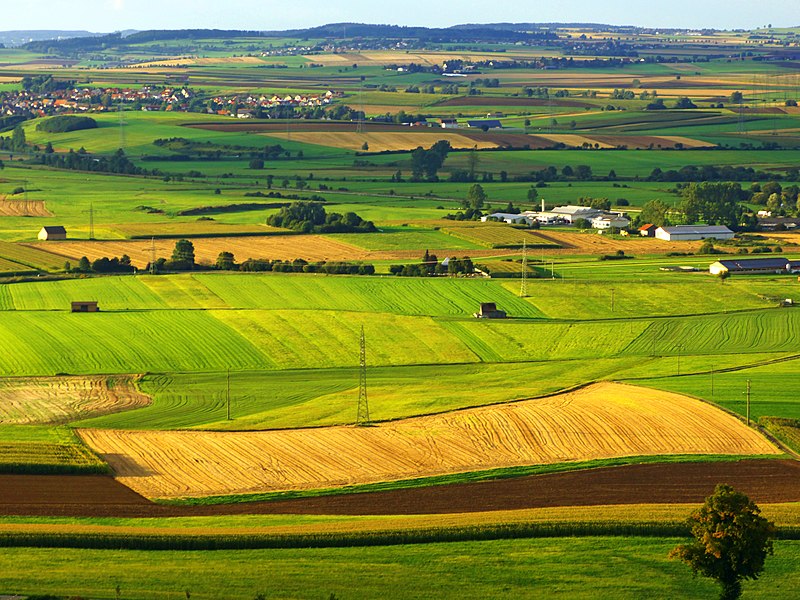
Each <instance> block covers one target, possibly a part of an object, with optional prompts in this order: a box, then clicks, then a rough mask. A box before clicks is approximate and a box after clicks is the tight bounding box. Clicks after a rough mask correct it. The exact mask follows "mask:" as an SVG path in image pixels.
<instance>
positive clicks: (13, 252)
mask: <svg viewBox="0 0 800 600" xmlns="http://www.w3.org/2000/svg"><path fill="white" fill-rule="evenodd" d="M0 257H2V258H5V259H6V260H10V261H12V262H16V263H19V264H21V265H25V266H28V267H33V268H34V269H42V270H44V271H56V270H59V269H62V268H63V267H64V257H63V256H62V255H60V254H58V253H56V252H54V251H53V242H50V245H49V246H48V247H47V248H41V247H40V248H35V247H31V246H28V245H27V244H15V243H12V242H4V241H0ZM79 258H80V257H79Z"/></svg>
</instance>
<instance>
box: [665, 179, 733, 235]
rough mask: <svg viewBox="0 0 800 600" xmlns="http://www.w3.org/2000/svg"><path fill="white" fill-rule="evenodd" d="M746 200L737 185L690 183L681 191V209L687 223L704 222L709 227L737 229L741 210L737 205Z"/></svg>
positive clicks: (707, 182) (727, 183)
mask: <svg viewBox="0 0 800 600" xmlns="http://www.w3.org/2000/svg"><path fill="white" fill-rule="evenodd" d="M746 199H747V193H746V192H744V191H743V190H742V188H741V186H740V185H739V184H738V183H732V182H709V181H704V182H703V183H690V184H689V185H687V186H686V187H685V188H684V190H683V202H682V204H681V209H682V210H683V213H684V215H685V216H686V222H687V223H696V222H698V221H705V222H706V223H708V224H709V225H727V226H728V227H731V228H735V227H738V225H739V222H740V220H741V217H742V213H743V208H742V206H741V205H740V204H739V203H740V202H741V201H743V200H746Z"/></svg>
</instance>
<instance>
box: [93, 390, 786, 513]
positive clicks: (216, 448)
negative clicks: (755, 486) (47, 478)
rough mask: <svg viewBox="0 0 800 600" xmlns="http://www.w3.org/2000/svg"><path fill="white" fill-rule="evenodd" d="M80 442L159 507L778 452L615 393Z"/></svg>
mask: <svg viewBox="0 0 800 600" xmlns="http://www.w3.org/2000/svg"><path fill="white" fill-rule="evenodd" d="M81 436H82V437H83V439H84V440H85V441H86V442H87V443H88V444H89V445H90V446H91V447H92V448H93V449H94V450H95V451H96V452H98V453H99V454H100V455H101V456H102V457H103V458H104V459H105V460H107V461H108V462H109V464H110V465H111V466H112V467H113V468H114V469H115V471H116V473H117V477H118V479H119V480H120V481H121V482H122V483H124V484H125V485H128V486H129V487H131V488H133V489H134V490H136V491H137V492H139V493H141V494H143V495H145V496H148V497H151V498H175V497H183V496H210V495H221V494H244V493H254V492H264V491H273V490H296V489H315V488H328V487H336V486H343V485H350V484H360V483H372V482H378V481H389V480H398V479H407V478H414V477H423V476H430V475H440V474H444V473H457V472H467V471H474V470H480V469H493V468H499V467H511V466H519V465H533V464H552V463H562V462H569V461H579V460H590V459H602V458H611V457H621V456H644V455H665V454H731V455H753V454H778V453H779V451H778V450H777V448H775V447H774V446H773V445H772V444H771V443H769V442H768V441H767V440H766V439H765V438H763V437H762V436H761V435H760V434H759V433H758V432H756V431H754V430H752V429H749V428H748V427H746V426H745V425H744V424H742V423H741V422H740V421H738V420H737V419H736V418H734V417H732V416H730V415H729V414H727V413H725V412H723V411H721V410H719V409H717V408H715V407H713V406H711V405H709V404H705V403H703V402H700V401H698V400H694V399H692V398H688V397H686V396H682V395H679V394H674V393H669V392H661V391H657V390H651V389H645V388H638V387H634V386H629V385H621V384H615V383H599V384H595V385H592V386H589V387H586V388H583V389H581V390H577V391H573V392H569V393H564V394H559V395H555V396H551V397H548V398H541V399H536V400H527V401H523V402H517V403H512V404H504V405H497V406H490V407H482V408H476V409H469V410H461V411H455V412H450V413H446V414H442V415H435V416H428V417H417V418H411V419H404V420H400V421H394V422H390V423H383V424H380V425H377V426H375V427H348V426H340V427H327V428H319V429H295V430H285V431H261V432H205V431H170V432H156V431H120V430H96V429H93V430H83V431H81Z"/></svg>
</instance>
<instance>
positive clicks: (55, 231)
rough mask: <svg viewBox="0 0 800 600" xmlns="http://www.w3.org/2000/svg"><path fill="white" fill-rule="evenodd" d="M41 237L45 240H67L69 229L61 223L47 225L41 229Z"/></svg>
mask: <svg viewBox="0 0 800 600" xmlns="http://www.w3.org/2000/svg"><path fill="white" fill-rule="evenodd" d="M39 239H40V240H42V241H44V240H65V239H67V230H66V229H64V227H63V226H61V225H52V226H45V227H42V229H41V230H40V231H39Z"/></svg>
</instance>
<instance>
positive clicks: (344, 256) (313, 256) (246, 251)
mask: <svg viewBox="0 0 800 600" xmlns="http://www.w3.org/2000/svg"><path fill="white" fill-rule="evenodd" d="M154 243H155V247H156V256H159V257H160V256H163V257H166V258H169V257H170V256H172V250H173V248H174V247H175V240H170V239H163V240H158V239H157V240H155V242H154ZM192 243H193V244H194V250H195V259H196V260H197V262H201V263H209V264H213V263H214V261H216V260H217V256H218V255H219V253H220V252H223V251H226V252H233V254H234V256H235V257H236V260H237V261H243V260H247V259H248V258H269V259H273V260H274V259H280V260H294V259H295V258H303V259H305V260H308V261H318V260H363V259H364V258H366V255H365V252H364V250H362V249H360V248H356V247H355V246H351V245H350V244H345V243H344V242H339V241H336V240H333V239H330V238H326V237H322V236H319V235H285V236H283V235H281V236H275V237H271V236H270V237H218V238H201V239H194V240H192ZM152 244H153V242H151V241H150V240H130V241H125V240H120V241H110V242H91V241H75V242H71V241H64V242H58V243H57V244H52V243H51V244H50V245H48V246H47V249H48V250H50V251H51V252H57V253H58V254H60V255H62V256H64V257H65V258H69V259H72V260H78V259H79V258H80V257H81V256H86V257H87V258H88V259H89V260H94V259H96V258H100V257H102V256H122V255H123V254H127V255H128V256H130V257H131V263H132V264H133V265H135V266H137V267H139V268H144V266H145V265H147V263H149V262H150V257H151V247H152ZM27 246H28V247H30V248H36V249H38V248H42V247H43V244H42V243H36V244H29V245H27Z"/></svg>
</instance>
